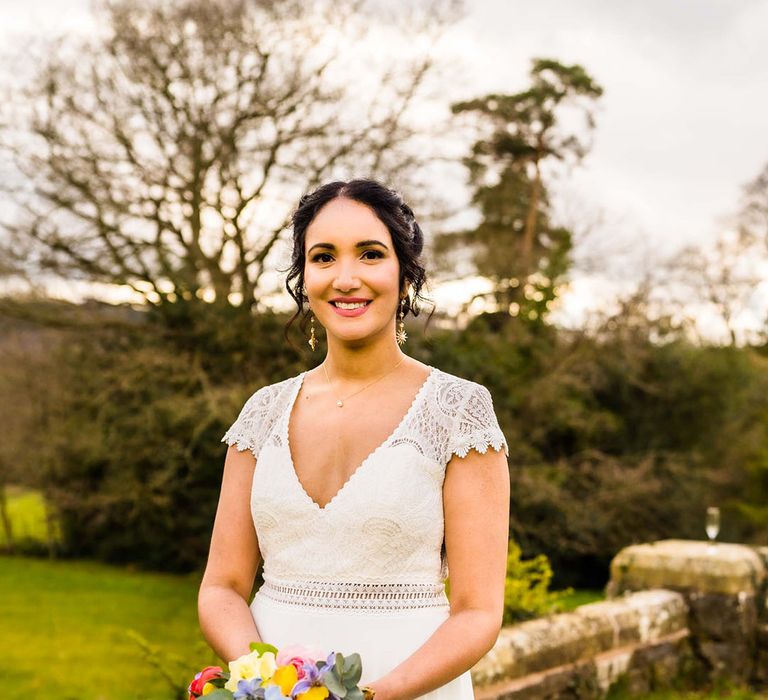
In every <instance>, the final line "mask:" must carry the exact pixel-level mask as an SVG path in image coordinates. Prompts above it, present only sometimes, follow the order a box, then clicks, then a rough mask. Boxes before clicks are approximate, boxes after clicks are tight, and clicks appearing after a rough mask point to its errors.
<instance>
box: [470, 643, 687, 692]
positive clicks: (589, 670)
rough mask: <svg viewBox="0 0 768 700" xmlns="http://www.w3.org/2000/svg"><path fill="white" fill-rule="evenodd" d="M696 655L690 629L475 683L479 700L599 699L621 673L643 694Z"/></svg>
mask: <svg viewBox="0 0 768 700" xmlns="http://www.w3.org/2000/svg"><path fill="white" fill-rule="evenodd" d="M692 658H693V657H692V653H691V650H690V637H689V634H688V630H687V629H681V630H678V631H677V632H673V633H671V634H669V635H666V636H664V637H662V638H660V639H657V640H655V641H654V642H650V643H638V644H632V645H627V646H623V647H618V648H615V649H610V650H608V651H605V652H602V653H601V654H596V655H595V656H594V657H593V658H590V659H583V660H580V661H577V662H574V663H569V664H563V665H561V666H555V667H552V668H548V669H545V670H543V671H540V672H538V673H531V674H528V675H526V676H524V677H523V678H513V679H510V680H500V681H497V682H495V683H492V684H489V685H486V686H475V700H538V699H540V698H548V699H555V698H576V697H577V698H600V697H603V696H604V695H605V694H606V693H607V691H608V689H609V688H610V686H611V685H613V684H614V683H616V681H618V680H619V679H620V678H622V677H625V678H627V679H628V685H629V689H630V690H631V692H632V693H633V694H637V695H642V694H645V693H647V692H648V691H650V690H652V689H654V688H657V687H659V686H661V687H667V686H669V685H671V684H672V682H673V681H674V679H675V678H677V677H678V676H679V675H680V673H681V671H683V670H684V669H685V668H686V667H687V666H689V665H690V664H691V663H692Z"/></svg>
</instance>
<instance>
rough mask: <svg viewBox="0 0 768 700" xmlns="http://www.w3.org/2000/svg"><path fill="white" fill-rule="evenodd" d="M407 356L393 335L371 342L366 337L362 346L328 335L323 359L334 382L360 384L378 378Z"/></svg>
mask: <svg viewBox="0 0 768 700" xmlns="http://www.w3.org/2000/svg"><path fill="white" fill-rule="evenodd" d="M406 357H407V355H406V354H405V353H404V352H402V351H401V350H400V347H399V346H398V344H397V341H396V340H395V338H394V335H393V334H387V337H386V338H381V339H380V340H377V341H373V342H371V341H370V339H369V340H367V341H366V342H365V344H361V345H355V344H350V343H345V342H343V341H339V340H338V339H336V338H333V337H329V338H328V354H327V355H326V356H325V360H324V362H325V366H326V368H327V370H328V374H329V375H330V376H331V378H332V379H333V380H334V381H337V382H348V383H350V384H362V383H364V382H366V381H373V380H374V379H376V378H378V377H380V376H381V375H382V373H384V372H387V371H389V370H391V369H392V368H393V367H394V366H395V365H396V364H397V363H398V362H400V361H401V360H403V361H405V358H406Z"/></svg>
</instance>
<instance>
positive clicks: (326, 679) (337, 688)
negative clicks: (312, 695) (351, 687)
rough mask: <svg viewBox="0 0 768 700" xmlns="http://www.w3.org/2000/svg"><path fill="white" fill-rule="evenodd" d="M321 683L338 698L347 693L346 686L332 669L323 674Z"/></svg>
mask: <svg viewBox="0 0 768 700" xmlns="http://www.w3.org/2000/svg"><path fill="white" fill-rule="evenodd" d="M323 685H324V686H325V687H326V688H328V690H330V691H331V692H332V693H333V694H334V695H338V696H339V697H340V698H343V697H346V695H347V689H346V687H345V686H344V684H343V683H342V682H341V680H339V678H338V676H337V675H336V673H335V672H334V671H329V672H328V673H326V674H325V675H324V676H323Z"/></svg>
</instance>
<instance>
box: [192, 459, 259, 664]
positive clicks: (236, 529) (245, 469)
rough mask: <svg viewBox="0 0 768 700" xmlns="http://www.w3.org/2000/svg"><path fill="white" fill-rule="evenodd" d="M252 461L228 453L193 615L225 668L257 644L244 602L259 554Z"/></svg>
mask: <svg viewBox="0 0 768 700" xmlns="http://www.w3.org/2000/svg"><path fill="white" fill-rule="evenodd" d="M255 468H256V458H255V457H254V455H253V453H252V452H251V450H248V449H246V450H243V451H242V452H239V451H238V450H237V448H236V447H234V446H233V447H230V448H229V449H228V450H227V457H226V460H225V462H224V475H223V477H222V483H221V494H220V496H219V504H218V507H217V510H216V519H215V521H214V525H213V533H212V535H211V547H210V551H209V554H208V563H207V564H206V567H205V573H204V574H203V579H202V581H201V583H200V590H199V593H198V598H197V611H198V618H199V621H200V629H201V631H202V633H203V637H205V639H206V641H207V642H208V644H209V645H210V647H211V648H212V649H213V650H214V651H215V652H216V654H218V656H219V657H220V658H221V659H222V660H224V661H225V662H226V663H229V662H230V661H232V660H234V659H236V658H237V657H239V656H241V655H243V654H247V653H249V652H250V648H249V644H250V643H251V642H258V641H261V639H260V638H259V634H258V630H257V628H256V623H255V622H254V621H253V616H252V615H251V611H250V608H249V607H248V597H249V596H250V593H251V590H252V588H253V581H254V578H255V576H256V571H257V569H258V566H259V563H260V562H261V552H260V551H259V543H258V540H257V538H256V531H255V529H254V527H253V520H252V518H251V512H250V493H251V482H252V479H253V472H254V469H255Z"/></svg>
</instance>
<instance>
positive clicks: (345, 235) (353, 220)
mask: <svg viewBox="0 0 768 700" xmlns="http://www.w3.org/2000/svg"><path fill="white" fill-rule="evenodd" d="M365 238H377V239H378V240H380V241H381V242H382V243H386V244H387V245H389V244H390V243H391V236H390V233H389V229H388V228H387V227H386V225H385V224H384V222H383V221H382V220H381V219H379V217H378V216H376V212H374V211H373V209H371V208H370V207H368V206H367V205H365V204H362V203H361V202H357V201H355V200H353V199H347V198H346V197H337V198H335V199H332V200H331V201H330V202H328V203H327V204H326V205H325V206H324V207H323V208H322V209H321V210H320V211H319V212H318V213H317V214H316V215H315V218H314V219H313V220H312V223H310V225H309V226H308V227H307V237H306V245H307V246H311V245H314V244H315V243H320V242H327V243H333V244H334V245H337V246H343V245H346V244H351V245H354V243H355V242H356V241H358V240H362V239H365Z"/></svg>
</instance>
